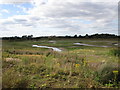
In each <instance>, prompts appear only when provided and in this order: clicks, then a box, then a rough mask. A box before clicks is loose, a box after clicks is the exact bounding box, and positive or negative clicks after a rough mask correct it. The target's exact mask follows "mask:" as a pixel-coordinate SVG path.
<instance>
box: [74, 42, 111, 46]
mask: <svg viewBox="0 0 120 90" xmlns="http://www.w3.org/2000/svg"><path fill="white" fill-rule="evenodd" d="M74 44H75V45H83V46H94V47H110V46H98V45H90V44H83V43H74Z"/></svg>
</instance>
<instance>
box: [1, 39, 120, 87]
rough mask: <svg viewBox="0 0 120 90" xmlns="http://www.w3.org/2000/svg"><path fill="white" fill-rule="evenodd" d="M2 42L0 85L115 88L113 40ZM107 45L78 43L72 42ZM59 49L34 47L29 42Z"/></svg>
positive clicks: (116, 53) (118, 82)
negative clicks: (0, 76)
mask: <svg viewBox="0 0 120 90" xmlns="http://www.w3.org/2000/svg"><path fill="white" fill-rule="evenodd" d="M50 41H51V40H49V39H48V40H47V39H42V40H38V41H34V40H33V41H32V40H28V41H8V40H4V41H3V49H2V50H3V51H2V52H3V55H2V58H3V59H2V62H3V65H2V69H3V77H2V78H3V88H23V87H24V88H39V87H40V88H119V86H120V78H119V75H120V68H118V63H119V62H118V61H119V55H120V51H119V50H118V48H117V46H115V45H113V44H114V43H118V41H117V40H116V41H115V40H89V39H84V40H83V39H64V40H61V39H56V40H52V41H54V42H50ZM78 42H79V43H86V44H92V45H107V46H110V47H106V48H104V47H92V46H80V45H74V44H73V43H78ZM35 44H36V45H44V46H52V47H57V48H60V49H62V50H63V51H62V52H55V51H53V50H51V49H45V48H35V47H32V45H35Z"/></svg>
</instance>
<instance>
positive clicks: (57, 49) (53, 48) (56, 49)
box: [32, 45, 62, 52]
mask: <svg viewBox="0 0 120 90" xmlns="http://www.w3.org/2000/svg"><path fill="white" fill-rule="evenodd" d="M32 47H40V48H50V49H52V50H53V51H57V52H61V51H62V50H61V49H59V48H56V47H48V46H38V45H32Z"/></svg>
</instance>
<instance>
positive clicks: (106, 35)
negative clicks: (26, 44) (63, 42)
mask: <svg viewBox="0 0 120 90" xmlns="http://www.w3.org/2000/svg"><path fill="white" fill-rule="evenodd" d="M119 37H120V36H118V35H115V34H93V35H88V34H86V35H84V36H82V35H74V36H69V35H66V36H40V37H33V35H23V36H22V37H19V36H14V37H2V40H39V39H42V38H47V39H55V38H93V39H98V38H103V39H105V38H106V39H108V38H119Z"/></svg>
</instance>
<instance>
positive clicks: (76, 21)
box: [0, 0, 119, 37]
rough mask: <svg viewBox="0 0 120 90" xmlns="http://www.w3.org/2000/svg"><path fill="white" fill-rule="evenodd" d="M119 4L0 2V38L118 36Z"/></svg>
mask: <svg viewBox="0 0 120 90" xmlns="http://www.w3.org/2000/svg"><path fill="white" fill-rule="evenodd" d="M118 1H119V0H106V1H105V0H0V37H7V36H22V35H31V34H32V35H34V36H50V35H56V36H60V35H75V34H77V35H85V34H94V33H110V34H118Z"/></svg>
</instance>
